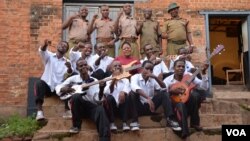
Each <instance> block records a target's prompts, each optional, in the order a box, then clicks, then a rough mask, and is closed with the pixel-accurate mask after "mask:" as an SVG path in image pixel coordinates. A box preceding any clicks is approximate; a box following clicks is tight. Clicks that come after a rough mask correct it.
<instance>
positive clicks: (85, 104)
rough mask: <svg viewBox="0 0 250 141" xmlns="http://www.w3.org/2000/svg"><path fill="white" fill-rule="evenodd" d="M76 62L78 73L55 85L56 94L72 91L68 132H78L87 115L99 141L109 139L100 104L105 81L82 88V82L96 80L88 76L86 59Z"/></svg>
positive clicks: (103, 110)
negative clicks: (93, 124) (94, 126)
mask: <svg viewBox="0 0 250 141" xmlns="http://www.w3.org/2000/svg"><path fill="white" fill-rule="evenodd" d="M76 63H77V70H78V71H79V73H80V74H78V75H74V76H71V77H69V78H68V79H66V80H65V81H64V82H63V83H62V84H60V85H58V86H57V93H58V95H60V94H63V93H73V96H72V97H71V111H72V123H73V126H72V128H70V130H69V132H70V133H79V132H80V130H81V124H82V118H83V117H88V118H90V119H92V120H93V121H94V122H95V123H96V127H97V131H98V134H99V141H110V127H109V120H108V118H107V115H106V112H105V109H104V107H103V106H102V105H101V102H102V98H103V91H104V87H105V82H104V81H103V82H100V84H95V85H92V86H89V87H88V88H82V84H88V83H91V82H94V81H97V79H95V78H93V77H90V76H89V74H88V71H89V66H88V64H87V61H86V60H84V59H82V58H81V59H79V60H78V61H77V62H76ZM71 85H73V86H71ZM77 87H78V88H79V89H78V88H77Z"/></svg>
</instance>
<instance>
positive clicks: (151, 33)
mask: <svg viewBox="0 0 250 141" xmlns="http://www.w3.org/2000/svg"><path fill="white" fill-rule="evenodd" d="M143 13H144V18H145V20H144V21H143V23H142V24H140V28H139V29H140V30H139V33H140V35H141V36H140V46H141V54H143V53H145V52H144V50H143V47H144V46H145V45H146V44H151V45H152V47H153V51H154V52H156V53H157V55H160V54H161V53H162V46H161V31H160V25H159V23H158V22H157V21H154V20H153V19H152V18H151V17H152V9H150V8H146V9H145V10H144V12H143Z"/></svg>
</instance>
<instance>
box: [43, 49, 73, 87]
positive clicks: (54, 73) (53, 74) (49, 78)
mask: <svg viewBox="0 0 250 141" xmlns="http://www.w3.org/2000/svg"><path fill="white" fill-rule="evenodd" d="M39 54H40V56H41V58H42V61H43V64H44V66H45V68H44V72H43V74H42V77H41V80H43V81H45V82H46V83H47V84H48V86H49V87H50V90H51V92H53V91H54V90H55V87H56V86H57V85H58V84H61V83H62V81H63V79H64V74H65V73H67V70H68V68H67V67H66V65H65V63H66V61H67V59H66V58H65V57H62V58H60V59H58V58H57V56H56V53H52V52H50V51H48V50H45V51H42V50H41V49H40V48H39Z"/></svg>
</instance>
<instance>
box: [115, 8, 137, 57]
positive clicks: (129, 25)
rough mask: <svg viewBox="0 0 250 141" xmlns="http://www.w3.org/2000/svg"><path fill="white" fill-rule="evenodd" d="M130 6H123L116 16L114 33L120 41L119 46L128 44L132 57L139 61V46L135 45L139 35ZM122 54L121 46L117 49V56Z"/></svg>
mask: <svg viewBox="0 0 250 141" xmlns="http://www.w3.org/2000/svg"><path fill="white" fill-rule="evenodd" d="M131 12H132V10H131V5H130V4H128V3H127V4H124V6H123V11H121V12H120V13H119V14H118V17H117V19H116V21H115V33H116V35H117V36H119V38H120V40H121V43H120V44H121V45H123V43H124V42H129V43H130V45H131V48H132V56H133V57H136V58H137V59H140V51H139V46H138V44H137V42H136V41H137V38H138V36H137V35H138V33H139V28H140V27H139V25H138V24H137V21H136V20H135V19H134V18H133V17H132V16H131ZM121 52H122V46H120V48H119V55H120V54H121Z"/></svg>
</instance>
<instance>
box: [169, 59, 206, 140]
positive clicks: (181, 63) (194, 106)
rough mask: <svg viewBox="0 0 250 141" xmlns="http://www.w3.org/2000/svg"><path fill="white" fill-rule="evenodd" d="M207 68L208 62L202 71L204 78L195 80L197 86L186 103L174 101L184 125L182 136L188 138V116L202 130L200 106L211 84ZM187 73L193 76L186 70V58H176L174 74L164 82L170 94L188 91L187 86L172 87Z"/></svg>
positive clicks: (193, 124)
mask: <svg viewBox="0 0 250 141" xmlns="http://www.w3.org/2000/svg"><path fill="white" fill-rule="evenodd" d="M207 68H208V65H207V64H205V65H204V66H203V68H202V71H201V73H202V80H200V79H198V78H196V77H195V79H194V80H193V84H194V85H195V87H194V88H193V89H191V90H190V96H189V99H188V100H187V102H186V103H184V102H176V101H172V102H173V104H174V107H176V115H177V119H178V122H179V123H180V125H181V127H182V132H181V137H182V138H186V137H187V136H188V135H189V129H188V122H187V118H188V116H190V127H193V128H195V129H196V130H197V131H201V130H202V127H201V126H200V116H199V108H200V103H201V100H202V95H204V93H205V92H206V91H205V90H207V89H208V85H209V84H208V78H207V76H206V70H207ZM187 75H189V76H191V75H192V74H191V73H189V72H185V60H181V59H179V60H176V61H175V62H174V74H172V75H170V76H169V77H167V78H165V79H164V83H165V85H166V88H167V90H168V92H169V94H170V96H173V95H180V94H184V93H185V92H186V89H187V88H185V87H183V86H176V87H175V88H171V87H172V85H174V84H175V83H179V82H181V81H182V79H183V78H184V77H186V76H187ZM185 80H187V79H185ZM187 81H188V80H187ZM185 82H186V81H185ZM183 83H184V82H183Z"/></svg>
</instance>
